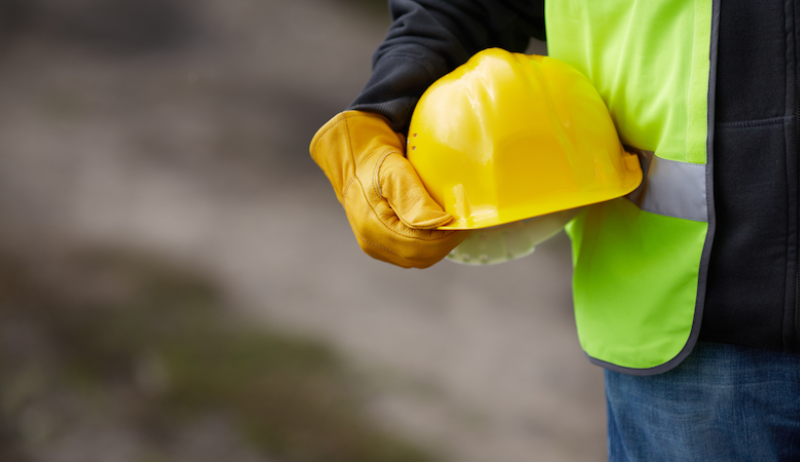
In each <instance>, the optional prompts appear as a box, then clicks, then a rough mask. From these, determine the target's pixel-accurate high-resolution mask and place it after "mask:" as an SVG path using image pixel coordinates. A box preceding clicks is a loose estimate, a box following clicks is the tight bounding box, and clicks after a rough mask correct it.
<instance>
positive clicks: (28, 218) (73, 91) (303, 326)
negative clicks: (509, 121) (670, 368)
mask: <svg viewBox="0 0 800 462" xmlns="http://www.w3.org/2000/svg"><path fill="white" fill-rule="evenodd" d="M359 8H361V9H359ZM189 19H190V20H189V21H188V23H187V24H190V25H191V27H188V26H187V27H188V28H187V29H186V30H187V31H190V32H186V35H187V37H188V38H186V39H185V40H180V41H177V42H175V43H172V42H170V43H171V44H170V46H169V47H167V48H164V49H157V50H156V51H153V50H152V49H149V48H148V49H144V50H139V49H137V48H136V47H132V48H131V47H129V48H125V47H122V50H121V51H120V49H118V48H119V47H116V48H115V47H109V46H98V45H103V41H102V40H101V41H98V40H96V39H93V40H89V41H86V40H84V41H80V40H71V39H70V38H69V35H68V32H58V33H56V32H53V33H52V34H49V33H31V34H22V35H20V36H17V37H15V38H14V40H13V43H11V45H10V46H7V47H6V48H5V49H3V50H2V52H1V53H2V56H0V101H2V104H0V152H2V156H0V213H1V214H2V216H3V217H4V220H3V221H4V226H3V227H2V230H0V233H2V235H3V237H4V240H5V242H7V243H9V242H10V243H14V244H15V245H18V246H25V247H26V248H47V247H51V246H54V247H63V246H73V247H75V246H87V245H88V246H91V245H97V244H113V245H124V246H127V247H130V248H139V249H142V250H146V251H148V252H157V253H159V254H162V255H164V256H167V257H169V258H173V259H176V260H179V261H181V262H184V263H188V264H191V265H193V266H195V267H197V268H200V269H202V270H203V271H204V272H206V273H207V274H210V275H212V276H213V277H214V278H215V279H216V280H217V281H219V282H220V284H222V286H223V287H224V288H225V289H226V290H227V291H228V292H229V293H230V294H231V296H232V297H234V298H236V299H237V300H239V301H240V302H241V303H240V304H241V305H244V306H247V307H249V310H250V311H249V314H250V315H252V317H253V319H254V320H255V321H257V320H259V319H264V320H269V322H270V323H273V324H274V323H276V322H277V323H279V324H280V325H283V326H285V328H286V329H288V330H291V331H299V332H303V333H309V334H312V335H314V336H316V337H318V338H321V339H323V340H325V341H328V342H330V343H331V344H333V345H334V346H336V348H338V349H339V350H340V351H342V352H343V353H344V354H345V355H346V356H347V357H348V358H350V359H351V360H352V362H353V364H354V365H356V367H358V368H359V369H361V370H362V371H363V372H364V374H365V376H366V377H368V378H369V380H370V383H369V385H370V387H371V389H372V390H373V391H374V399H373V406H372V409H373V410H374V413H375V415H376V416H377V417H378V418H379V419H381V420H382V421H383V422H385V423H387V424H388V425H390V426H392V427H393V428H396V429H397V430H398V431H400V432H403V433H406V434H408V435H411V436H412V437H415V438H418V439H419V441H422V442H424V443H425V444H428V445H430V446H432V447H435V448H438V449H440V450H443V451H445V452H446V453H448V454H450V455H451V457H452V459H453V460H457V461H464V462H473V461H474V462H484V461H493V462H519V461H523V460H542V461H599V460H603V459H605V447H604V445H605V437H604V435H605V423H604V414H603V412H604V402H603V386H602V372H601V370H600V369H598V368H595V367H593V366H591V365H589V363H588V362H587V361H586V360H585V358H584V356H583V354H582V352H581V349H580V347H579V345H578V342H577V337H576V335H575V328H574V321H573V317H572V312H571V296H570V290H569V285H570V273H571V263H570V257H569V248H568V246H569V243H568V240H567V239H566V237H565V236H564V235H563V234H562V235H560V236H558V237H557V238H554V239H553V240H551V241H550V242H547V243H545V244H544V245H542V246H540V248H538V249H537V251H536V252H535V253H534V255H533V256H531V257H528V258H525V259H522V260H519V261H516V262H513V263H508V264H503V265H499V266H493V267H486V268H472V267H465V266H460V265H457V264H453V263H450V262H442V263H440V264H438V265H436V266H435V267H433V268H431V269H428V270H424V271H417V270H401V269H397V268H394V267H390V266H389V265H385V264H382V263H380V262H377V261H373V260H371V259H369V258H368V257H366V256H365V255H363V254H362V253H361V252H360V250H359V249H358V246H357V244H356V242H355V239H354V238H353V237H352V235H351V232H350V230H349V227H348V225H347V221H346V218H345V217H344V214H343V213H342V210H341V207H340V206H339V204H338V202H337V201H336V198H335V196H334V194H333V191H332V190H331V189H330V186H329V185H328V184H327V182H326V180H325V178H324V176H323V175H322V173H321V172H319V171H318V170H317V169H316V166H315V165H313V162H312V161H311V160H310V158H309V156H308V154H307V145H308V142H309V141H310V138H311V136H312V135H313V133H314V131H315V129H316V128H317V127H319V126H320V125H321V124H322V123H324V122H325V121H326V120H327V119H328V118H329V117H331V116H332V115H333V114H335V113H336V112H338V111H339V110H341V109H342V108H344V107H345V106H346V105H347V103H348V102H349V101H350V100H351V99H352V98H353V97H354V96H355V95H356V94H357V92H358V91H359V89H360V87H361V86H362V85H363V83H364V82H365V81H366V79H367V76H368V74H369V59H370V55H371V52H372V50H373V49H374V47H375V46H376V45H377V44H378V43H379V42H380V40H381V38H382V36H383V34H384V32H385V28H386V25H387V19H386V18H385V17H384V16H382V15H381V16H377V17H376V16H375V14H374V12H373V11H372V10H370V9H369V8H367V9H364V7H359V6H358V4H352V3H345V2H333V1H323V0H295V1H293V2H279V1H277V0H273V1H255V0H217V1H215V0H204V1H198V2H196V4H194V6H193V8H192V14H191V17H190V18H189ZM52 30H54V31H57V30H58V29H56V28H54V29H52ZM65 34H66V35H65ZM109 43H111V45H113V44H114V43H116V42H113V41H112V42H109Z"/></svg>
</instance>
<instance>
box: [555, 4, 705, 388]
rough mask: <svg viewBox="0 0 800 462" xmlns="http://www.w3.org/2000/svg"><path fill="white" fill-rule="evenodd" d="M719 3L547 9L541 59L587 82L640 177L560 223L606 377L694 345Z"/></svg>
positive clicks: (584, 321) (661, 361)
mask: <svg viewBox="0 0 800 462" xmlns="http://www.w3.org/2000/svg"><path fill="white" fill-rule="evenodd" d="M718 3H719V0H716V1H712V0H694V1H691V0H648V1H630V0H627V1H621V0H603V1H597V0H558V1H548V2H546V4H545V22H546V25H547V46H548V54H549V55H551V56H553V57H556V58H559V59H561V60H564V61H566V62H568V63H569V64H571V65H573V66H575V67H576V68H577V69H578V70H580V71H581V72H583V73H584V74H585V75H586V76H587V77H588V78H589V79H590V80H591V81H592V82H593V84H594V86H595V87H596V88H597V90H598V92H599V93H600V95H601V97H602V98H603V100H604V101H605V102H606V105H607V106H608V109H609V111H610V113H611V116H612V118H613V120H614V123H615V125H616V128H617V131H618V133H619V136H620V139H621V140H622V143H623V144H624V145H625V146H629V147H631V149H633V150H636V151H637V152H639V153H640V154H641V158H642V160H643V168H645V169H646V170H645V177H646V181H645V182H644V183H643V185H642V186H641V187H640V189H639V190H637V191H636V192H634V194H632V195H630V196H628V197H626V198H620V199H616V200H612V201H609V202H605V203H601V204H596V205H593V206H590V207H587V208H586V210H585V211H584V212H583V213H581V215H579V217H578V218H576V219H575V220H574V221H573V222H572V223H571V224H570V226H569V227H568V233H569V235H570V237H571V239H572V247H573V264H574V267H575V271H574V278H573V292H574V302H575V317H576V321H577V328H578V336H579V338H580V342H581V346H582V347H583V349H584V351H585V352H586V354H587V355H588V356H589V358H590V359H591V360H592V362H594V363H596V364H599V365H602V366H603V367H606V368H608V369H612V370H617V371H621V372H626V373H631V374H638V375H649V374H656V373H660V372H663V371H666V370H668V369H671V368H672V367H675V366H676V365H677V364H679V363H680V362H681V361H682V360H683V359H684V358H685V357H686V356H687V355H688V354H689V353H690V352H691V350H692V348H693V347H694V344H695V342H696V340H697V336H698V333H699V329H700V321H701V319H702V313H703V302H704V298H705V279H706V273H707V269H708V260H709V254H710V251H711V243H712V239H713V234H714V233H713V230H714V202H713V188H712V183H711V181H712V175H711V168H712V164H713V162H712V147H713V130H712V129H713V126H714V123H713V116H714V104H713V101H714V82H715V63H716V37H717V28H718V27H717V25H718V18H719V4H718Z"/></svg>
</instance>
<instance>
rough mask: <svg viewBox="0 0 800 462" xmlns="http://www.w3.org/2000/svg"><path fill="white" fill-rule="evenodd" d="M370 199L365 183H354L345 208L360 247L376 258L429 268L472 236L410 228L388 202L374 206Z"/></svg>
mask: <svg viewBox="0 0 800 462" xmlns="http://www.w3.org/2000/svg"><path fill="white" fill-rule="evenodd" d="M367 196H368V194H367V192H366V191H364V190H363V189H362V187H361V183H360V182H359V181H358V180H356V181H353V182H352V183H351V185H350V187H349V189H348V191H347V193H346V194H345V196H344V208H345V211H346V212H347V218H348V220H349V221H350V226H351V228H352V229H353V233H354V234H355V236H356V239H357V240H358V244H359V246H360V247H361V249H362V250H363V251H364V252H365V253H366V254H367V255H369V256H371V257H372V258H376V259H378V260H382V261H385V262H389V263H392V264H394V265H397V266H401V267H403V268H427V267H429V266H431V265H433V264H435V263H436V262H438V261H440V260H441V259H443V258H444V257H445V256H447V254H448V253H450V251H451V250H453V248H455V247H456V246H457V245H458V244H460V243H461V241H463V240H464V239H466V237H467V236H468V235H469V232H466V231H438V230H434V229H415V228H409V227H407V226H405V225H404V224H403V223H402V222H400V220H399V219H398V218H397V216H396V215H395V214H394V213H393V211H392V210H391V209H390V208H389V206H388V205H387V203H386V201H384V200H380V201H379V202H378V203H377V204H374V203H373V204H372V205H370V203H369V202H368V200H367ZM373 207H375V209H373Z"/></svg>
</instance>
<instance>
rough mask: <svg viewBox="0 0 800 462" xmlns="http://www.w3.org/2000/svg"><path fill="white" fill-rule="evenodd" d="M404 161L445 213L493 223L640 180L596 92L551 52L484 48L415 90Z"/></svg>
mask: <svg viewBox="0 0 800 462" xmlns="http://www.w3.org/2000/svg"><path fill="white" fill-rule="evenodd" d="M407 156H408V160H409V161H410V162H411V164H412V165H413V166H414V168H415V169H416V170H417V173H418V174H419V176H420V178H421V179H422V181H423V183H424V184H425V187H426V189H427V190H428V192H430V194H431V196H432V197H433V198H434V200H436V202H438V203H439V205H441V206H442V208H444V209H445V211H447V212H448V213H450V214H451V215H452V216H453V217H454V220H453V221H452V222H450V223H449V224H448V225H447V226H442V227H440V228H438V229H479V228H487V227H492V226H498V225H502V224H506V223H511V222H515V221H518V220H524V219H528V218H531V217H536V216H540V215H546V214H550V213H554V212H558V211H562V210H567V209H572V208H575V207H580V206H583V205H587V204H592V203H596V202H601V201H605V200H609V199H613V198H616V197H620V196H623V195H625V194H628V193H629V192H631V191H633V190H634V189H636V187H637V186H638V185H639V183H641V181H642V170H641V167H640V166H639V161H638V158H637V157H636V156H635V155H632V154H628V153H627V152H625V150H624V149H623V148H622V144H621V143H620V141H619V137H618V136H617V131H616V129H615V127H614V123H613V121H612V120H611V116H610V115H609V113H608V109H607V108H606V106H605V104H604V103H603V100H602V99H601V98H600V95H599V94H598V93H597V90H595V88H594V87H593V86H592V83H591V82H590V81H589V79H587V78H586V77H585V76H584V75H583V74H581V73H580V72H579V71H578V70H576V69H575V68H573V67H572V66H570V65H568V64H566V63H564V62H562V61H559V60H558V59H555V58H550V57H546V56H536V55H524V54H520V53H510V52H508V51H505V50H501V49H497V48H492V49H488V50H484V51H482V52H480V53H478V54H476V55H475V56H473V57H472V58H471V59H470V60H469V61H468V62H467V63H466V64H464V65H462V66H461V67H459V68H457V69H456V70H455V71H453V72H451V73H450V74H447V75H446V76H444V77H442V78H441V79H439V80H438V81H436V82H435V83H434V84H433V85H431V87H430V88H428V90H427V91H426V92H425V94H423V95H422V98H421V99H420V100H419V103H418V104H417V107H416V109H415V111H414V115H413V117H412V119H411V126H410V129H409V133H408V146H407Z"/></svg>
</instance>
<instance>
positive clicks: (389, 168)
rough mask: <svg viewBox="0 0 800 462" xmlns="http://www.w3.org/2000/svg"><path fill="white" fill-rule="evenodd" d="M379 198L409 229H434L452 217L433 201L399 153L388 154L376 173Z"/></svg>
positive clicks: (406, 160)
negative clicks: (384, 201)
mask: <svg viewBox="0 0 800 462" xmlns="http://www.w3.org/2000/svg"><path fill="white" fill-rule="evenodd" d="M375 184H376V188H377V192H378V194H379V195H380V196H381V197H383V198H384V199H386V201H387V202H388V203H389V205H390V206H391V207H392V210H393V211H394V213H395V215H397V218H398V219H399V220H400V221H401V222H402V223H403V224H404V225H406V226H407V227H409V228H414V229H433V228H437V227H439V226H444V225H446V224H447V223H449V222H450V221H452V219H453V217H452V216H451V215H450V214H449V213H447V212H445V211H444V210H443V209H442V207H441V206H440V205H439V204H437V203H436V201H435V200H433V198H432V197H431V195H430V194H429V193H428V191H427V190H426V189H425V186H424V185H423V184H422V180H421V179H420V178H419V175H418V174H417V172H416V170H414V167H413V166H412V165H411V163H410V162H409V161H408V159H406V158H405V157H403V156H402V155H401V154H400V153H398V152H390V153H388V154H385V155H384V157H383V159H381V161H380V162H378V165H377V166H376V173H375Z"/></svg>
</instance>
